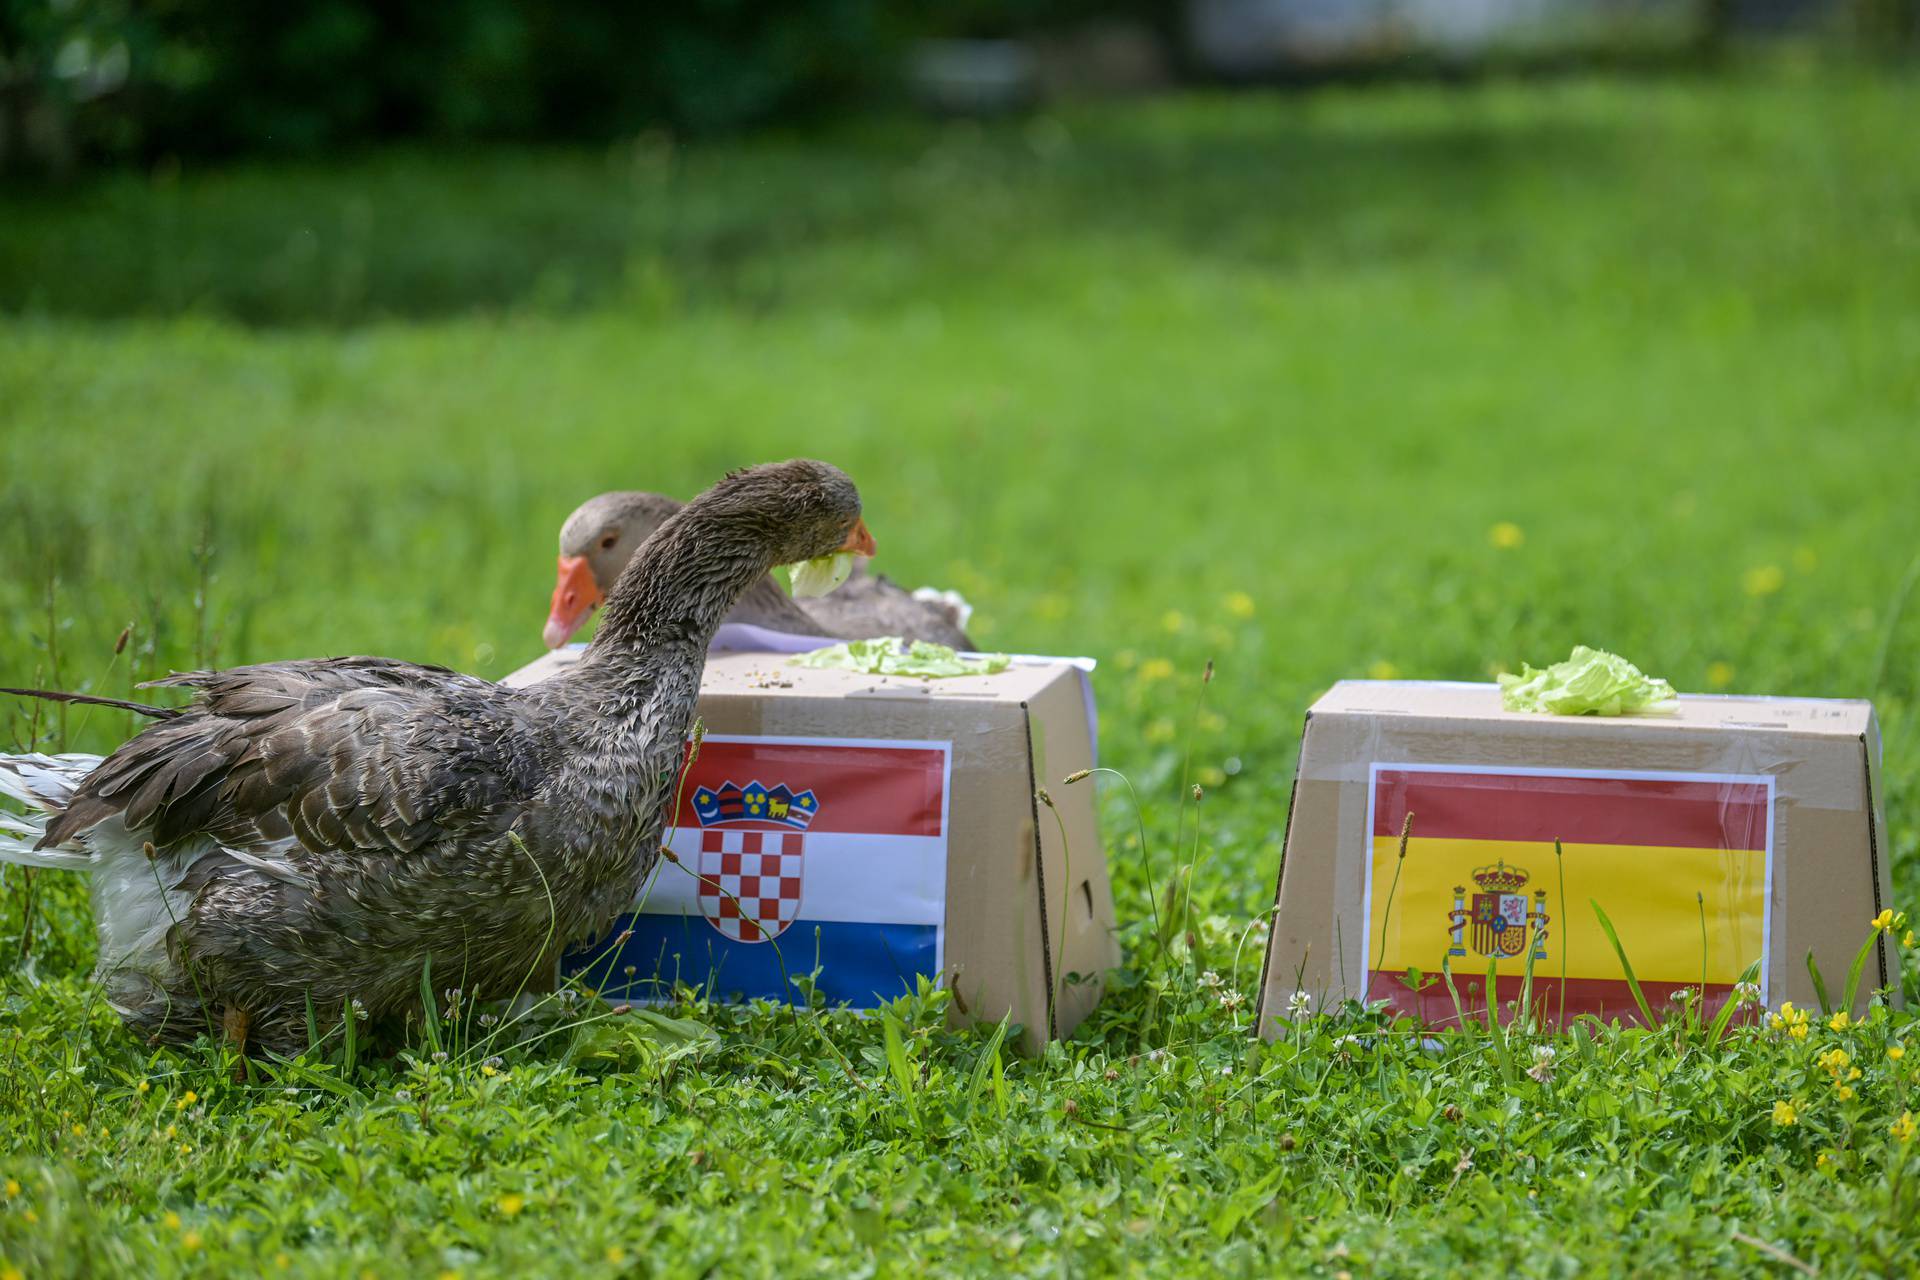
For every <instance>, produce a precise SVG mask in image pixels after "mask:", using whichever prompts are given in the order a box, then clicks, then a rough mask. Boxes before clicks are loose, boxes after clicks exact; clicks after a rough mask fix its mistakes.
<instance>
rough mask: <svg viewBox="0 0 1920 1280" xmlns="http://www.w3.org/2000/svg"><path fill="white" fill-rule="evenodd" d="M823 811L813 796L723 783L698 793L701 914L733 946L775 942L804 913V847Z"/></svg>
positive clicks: (786, 789)
mask: <svg viewBox="0 0 1920 1280" xmlns="http://www.w3.org/2000/svg"><path fill="white" fill-rule="evenodd" d="M819 811H820V801H819V799H818V798H817V797H816V796H815V795H814V794H813V792H812V791H810V790H809V791H801V792H795V791H793V790H791V789H790V788H789V787H788V786H787V785H786V784H785V783H779V784H776V785H774V786H766V785H764V784H762V783H760V782H758V781H755V782H749V783H747V784H746V785H745V786H736V785H735V784H733V783H731V782H724V783H722V784H720V785H719V786H717V787H701V788H698V789H697V790H695V791H694V793H693V813H694V817H696V818H697V819H699V822H700V911H701V914H703V915H705V916H706V918H707V923H709V924H711V925H712V926H713V927H714V928H715V929H718V930H719V931H720V933H721V934H722V935H724V936H726V937H728V938H731V939H732V940H733V941H735V942H765V941H766V940H767V939H768V938H777V937H779V936H780V934H781V933H782V932H784V931H785V930H786V927H787V926H788V925H790V924H792V923H793V922H794V920H795V919H796V918H798V916H799V915H800V880H801V873H802V870H803V869H804V865H805V864H804V862H803V860H802V854H803V853H804V852H805V850H804V849H803V848H802V841H803V840H804V839H805V835H806V830H807V827H808V826H809V825H810V824H811V823H812V822H813V819H814V816H815V815H816V814H817V813H819Z"/></svg>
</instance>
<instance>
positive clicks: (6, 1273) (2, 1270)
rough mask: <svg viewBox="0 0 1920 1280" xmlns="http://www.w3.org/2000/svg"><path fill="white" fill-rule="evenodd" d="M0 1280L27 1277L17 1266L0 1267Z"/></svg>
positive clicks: (15, 1279)
mask: <svg viewBox="0 0 1920 1280" xmlns="http://www.w3.org/2000/svg"><path fill="white" fill-rule="evenodd" d="M0 1280H27V1277H26V1274H25V1273H24V1272H22V1271H21V1270H20V1268H18V1267H0Z"/></svg>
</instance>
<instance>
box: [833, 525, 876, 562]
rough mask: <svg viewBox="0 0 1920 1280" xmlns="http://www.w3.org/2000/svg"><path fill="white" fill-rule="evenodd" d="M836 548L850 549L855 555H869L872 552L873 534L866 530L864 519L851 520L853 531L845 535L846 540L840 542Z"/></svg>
mask: <svg viewBox="0 0 1920 1280" xmlns="http://www.w3.org/2000/svg"><path fill="white" fill-rule="evenodd" d="M838 550H841V551H851V552H853V554H855V555H857V556H870V555H872V554H873V553H874V550H875V548H874V545H873V535H872V534H871V533H869V532H867V522H866V520H865V519H860V520H856V521H854V522H853V532H852V533H849V534H848V535H847V540H846V541H845V542H843V543H841V544H840V546H839V548H838Z"/></svg>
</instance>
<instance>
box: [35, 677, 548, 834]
mask: <svg viewBox="0 0 1920 1280" xmlns="http://www.w3.org/2000/svg"><path fill="white" fill-rule="evenodd" d="M154 683H157V684H167V685H178V686H185V687H188V688H191V689H194V690H195V691H196V693H197V696H196V697H195V699H194V701H193V702H192V703H191V704H189V706H188V707H187V708H186V709H185V710H184V711H183V712H182V714H180V715H179V716H177V717H175V718H173V719H170V720H165V721H162V722H160V723H158V724H155V725H152V726H150V727H149V728H148V729H147V730H146V731H145V732H143V733H141V734H140V735H139V736H138V737H136V738H134V739H132V740H131V741H130V742H128V743H127V744H126V745H125V746H123V747H121V748H120V750H118V751H116V752H114V753H113V755H111V756H109V757H108V758H107V759H106V761H105V762H103V763H102V764H101V765H100V767H99V768H98V769H96V770H95V771H94V772H93V773H92V774H91V775H90V776H89V777H88V778H87V780H86V782H85V783H84V784H83V785H82V786H81V787H80V788H79V789H78V790H77V791H76V792H75V794H74V796H73V799H72V802H71V803H70V804H68V805H67V807H66V808H65V810H64V811H63V812H62V813H61V814H60V815H59V816H58V817H56V818H55V819H54V820H53V821H52V822H51V823H50V824H49V825H48V829H47V834H46V837H45V840H44V842H43V843H44V845H45V846H48V847H50V846H53V845H57V844H61V843H63V842H65V841H68V840H70V839H72V838H73V837H74V836H77V835H79V834H80V833H82V832H84V831H86V830H87V829H89V828H91V827H92V826H94V825H95V824H96V823H98V822H100V821H102V820H104V819H106V818H108V817H111V816H114V815H119V816H120V817H121V818H122V819H123V820H124V822H125V824H126V826H127V828H128V829H129V830H130V831H135V832H139V833H142V834H143V835H144V837H145V838H146V839H149V840H151V841H153V843H154V844H155V845H156V846H157V847H159V848H162V849H165V848H167V847H169V846H171V845H175V844H177V843H179V842H180V841H183V840H187V839H190V838H193V837H196V836H208V837H211V838H212V839H214V840H216V841H218V842H219V843H220V844H221V845H223V846H225V847H226V848H229V849H240V850H245V849H276V850H278V849H284V848H285V847H286V842H287V840H288V839H289V838H291V839H292V840H294V841H296V842H297V843H298V844H299V845H300V846H301V847H302V848H304V849H305V850H307V851H309V852H311V853H322V852H326V851H330V850H358V851H365V852H380V851H385V852H390V853H393V854H407V853H411V852H413V851H415V850H417V849H419V848H421V847H422V846H424V845H426V844H428V843H430V842H432V841H435V840H439V839H445V838H459V837H461V836H466V835H474V834H479V833H481V832H486V833H494V834H497V832H498V831H499V830H501V829H502V828H503V827H504V825H505V824H506V823H507V822H510V821H511V818H512V813H513V812H517V810H518V808H519V806H520V805H521V804H524V802H525V801H526V800H527V799H528V798H530V797H531V796H532V794H533V793H534V791H535V790H536V789H537V788H538V786H539V782H540V768H539V766H538V763H537V758H538V757H537V752H536V735H535V733H534V731H533V728H532V726H531V724H530V723H529V722H528V721H527V720H526V719H525V717H524V716H523V715H521V714H520V712H519V709H518V708H517V706H516V705H515V700H514V695H513V694H512V693H511V692H510V691H508V690H505V689H502V688H501V687H500V686H498V685H494V684H490V683H488V682H487V681H484V680H478V679H475V678H473V677H470V676H463V675H459V674H457V673H455V672H452V671H448V670H446V669H445V668H441V667H428V666H420V665H416V664H413V663H406V662H396V661H392V660H389V659H380V658H329V659H322V660H318V661H310V662H274V663H266V664H262V665H259V666H251V667H235V668H231V669H229V670H226V671H195V672H186V673H182V674H178V675H174V676H170V677H168V678H167V679H165V680H162V681H156V682H154ZM503 815H504V816H503Z"/></svg>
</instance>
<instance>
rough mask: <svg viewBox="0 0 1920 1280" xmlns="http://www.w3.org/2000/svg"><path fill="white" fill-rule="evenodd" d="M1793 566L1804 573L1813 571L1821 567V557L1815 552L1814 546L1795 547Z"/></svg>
mask: <svg viewBox="0 0 1920 1280" xmlns="http://www.w3.org/2000/svg"><path fill="white" fill-rule="evenodd" d="M1793 567H1794V568H1796V569H1798V570H1799V571H1800V572H1802V573H1812V572H1813V571H1814V570H1815V569H1817V568H1819V567H1820V557H1819V556H1817V555H1815V554H1814V550H1813V548H1812V547H1795V548H1794V549H1793Z"/></svg>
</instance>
